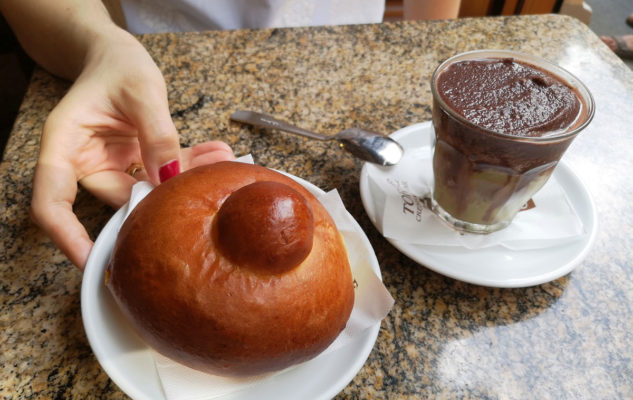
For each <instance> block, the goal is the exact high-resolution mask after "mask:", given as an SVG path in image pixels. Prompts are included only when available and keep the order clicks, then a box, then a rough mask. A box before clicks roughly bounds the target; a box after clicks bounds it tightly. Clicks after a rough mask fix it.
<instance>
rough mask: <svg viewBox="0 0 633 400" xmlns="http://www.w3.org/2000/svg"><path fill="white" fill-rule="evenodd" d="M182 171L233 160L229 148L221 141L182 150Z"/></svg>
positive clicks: (231, 151)
mask: <svg viewBox="0 0 633 400" xmlns="http://www.w3.org/2000/svg"><path fill="white" fill-rule="evenodd" d="M182 158H183V169H184V170H187V169H190V168H195V167H199V166H201V165H206V164H213V163H216V162H219V161H230V160H233V159H235V156H234V155H233V150H231V147H230V146H229V145H228V144H226V143H224V142H221V141H217V140H216V141H210V142H204V143H200V144H197V145H195V146H193V147H191V148H187V149H183V150H182Z"/></svg>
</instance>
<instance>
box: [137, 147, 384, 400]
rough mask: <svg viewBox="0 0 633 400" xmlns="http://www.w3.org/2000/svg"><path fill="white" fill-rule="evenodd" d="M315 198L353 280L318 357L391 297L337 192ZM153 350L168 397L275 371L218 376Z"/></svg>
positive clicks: (145, 189) (373, 317) (180, 398)
mask: <svg viewBox="0 0 633 400" xmlns="http://www.w3.org/2000/svg"><path fill="white" fill-rule="evenodd" d="M238 161H241V162H248V163H252V158H251V157H250V156H246V157H244V158H240V159H238ZM152 189H153V186H152V185H151V184H150V183H148V182H139V183H137V184H136V185H135V186H134V188H133V190H132V195H131V198H130V202H129V205H128V211H127V214H129V212H131V210H132V209H133V208H134V207H135V206H136V204H138V202H139V201H140V200H142V199H143V197H145V196H146V195H147V194H148V193H149V192H151V190H152ZM317 198H318V199H319V200H320V201H321V203H322V204H323V205H324V207H325V208H326V209H327V210H328V212H329V213H330V215H331V216H332V218H333V219H334V222H335V223H336V226H337V228H338V229H339V231H340V232H341V235H342V236H343V239H344V241H345V246H346V248H347V253H348V256H349V259H350V264H351V267H352V275H353V277H354V282H355V293H354V294H355V300H354V308H353V309H352V314H351V316H350V319H349V321H348V322H347V326H346V327H345V329H344V330H343V331H342V332H341V334H340V335H339V336H338V337H337V339H336V340H335V341H334V342H333V343H332V344H331V345H330V346H329V347H328V348H327V349H326V350H324V351H323V352H322V353H321V354H320V355H319V356H318V357H320V356H322V355H324V354H327V353H330V352H333V351H336V350H337V349H339V348H341V347H342V346H345V345H346V344H348V343H350V342H352V341H353V340H354V338H355V337H357V336H358V335H359V334H360V333H362V332H364V331H365V330H366V329H368V328H370V327H372V326H375V325H376V324H378V323H380V321H381V320H382V319H383V318H384V317H385V316H386V315H387V314H388V313H389V310H391V308H392V306H393V304H394V299H393V298H392V297H391V295H390V294H389V291H388V290H387V289H386V288H385V286H384V285H383V283H382V281H381V280H380V278H379V277H378V276H377V275H376V273H375V272H374V271H373V269H372V267H371V263H370V260H369V256H370V253H369V252H368V248H367V246H366V245H365V244H364V240H363V236H362V234H361V233H360V232H359V231H358V230H357V228H356V223H355V221H354V219H353V217H352V216H351V215H350V214H349V212H347V210H346V209H345V206H344V204H343V202H342V200H341V198H340V196H339V194H338V192H337V191H336V190H332V191H330V192H328V193H325V194H323V195H321V196H317ZM127 214H126V217H127ZM152 353H153V354H154V361H155V364H156V369H157V371H158V376H159V378H160V381H161V385H162V387H163V392H164V393H165V397H166V399H167V400H206V399H215V398H218V397H221V396H225V395H228V394H229V393H233V392H237V391H240V390H244V389H246V388H248V387H250V386H252V385H254V384H257V382H259V381H261V380H262V379H266V378H269V377H270V376H273V375H275V374H276V373H273V374H266V375H262V376H255V377H249V378H226V377H219V376H214V375H209V374H205V373H203V372H200V371H197V370H194V369H191V368H188V367H186V366H184V365H181V364H178V363H176V362H174V361H172V360H170V359H168V358H166V357H164V356H162V355H160V354H158V353H156V352H152ZM309 362H310V361H308V363H309ZM290 368H295V367H290ZM277 373H280V372H277Z"/></svg>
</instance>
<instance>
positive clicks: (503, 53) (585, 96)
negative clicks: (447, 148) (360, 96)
mask: <svg viewBox="0 0 633 400" xmlns="http://www.w3.org/2000/svg"><path fill="white" fill-rule="evenodd" d="M481 58H515V59H517V60H519V61H523V62H526V63H528V64H532V65H534V66H536V67H540V68H543V69H545V70H546V71H547V72H549V73H551V74H553V75H555V76H556V77H557V78H559V79H560V80H562V81H563V82H565V83H566V84H567V85H569V86H571V87H572V88H573V89H575V90H576V91H577V92H578V93H579V95H580V96H581V97H582V99H581V101H582V103H583V105H584V107H585V108H586V109H587V116H586V118H585V120H584V121H583V122H582V123H580V124H579V125H578V126H576V127H575V128H573V129H571V130H569V131H565V132H562V133H560V134H555V135H551V136H515V135H511V134H508V133H503V132H498V131H494V130H492V129H488V128H484V127H482V126H479V125H477V124H475V123H473V122H471V121H469V120H468V119H466V118H465V117H464V116H462V115H460V114H459V113H457V112H456V111H455V110H453V109H452V108H451V107H449V106H448V104H446V102H444V100H443V99H442V97H441V96H440V95H439V93H438V91H437V87H436V86H437V85H436V82H437V77H438V76H439V73H440V72H442V71H443V70H444V69H445V68H446V67H447V66H448V65H450V64H452V63H454V62H456V61H462V60H476V59H481ZM431 93H432V95H433V99H434V100H435V101H437V102H438V103H439V105H440V107H441V108H442V110H444V111H445V112H446V113H447V114H448V115H449V116H451V117H453V118H454V119H456V120H458V121H459V122H461V123H464V124H465V125H467V126H469V127H472V128H476V129H478V130H481V131H483V132H485V133H487V134H490V135H493V136H497V137H500V138H502V139H507V140H512V141H520V142H556V141H559V140H563V139H566V138H569V137H570V136H575V135H577V134H578V133H580V131H582V130H583V129H585V128H586V127H587V125H589V123H590V122H591V120H592V119H593V117H594V114H595V103H594V99H593V96H592V94H591V92H590V91H589V89H588V88H587V86H585V84H584V83H583V82H582V81H581V80H580V79H578V78H577V77H576V76H575V75H574V74H572V73H571V72H569V71H567V70H566V69H565V68H563V67H561V66H559V65H557V64H555V63H553V62H551V61H549V60H547V59H545V58H543V57H540V56H536V55H532V54H528V53H523V52H520V51H515V50H496V49H482V50H471V51H466V52H462V53H458V54H455V55H453V56H451V57H449V58H447V59H446V60H444V61H443V62H441V63H440V65H438V66H437V67H436V68H435V70H434V71H433V75H432V76H431Z"/></svg>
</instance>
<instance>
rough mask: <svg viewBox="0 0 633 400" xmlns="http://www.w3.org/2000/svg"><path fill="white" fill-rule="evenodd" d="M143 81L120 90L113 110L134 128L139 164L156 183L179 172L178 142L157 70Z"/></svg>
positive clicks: (161, 80)
mask: <svg viewBox="0 0 633 400" xmlns="http://www.w3.org/2000/svg"><path fill="white" fill-rule="evenodd" d="M144 78H145V79H143V80H142V81H138V80H136V82H130V85H127V86H125V87H124V89H122V95H121V96H120V97H119V104H117V107H118V108H119V110H120V111H121V112H122V113H124V114H125V115H126V117H127V118H128V119H129V120H130V121H131V122H132V124H133V125H134V126H136V128H137V130H138V136H139V137H138V139H139V144H140V148H141V157H142V158H143V164H144V165H145V169H146V171H147V174H148V177H149V179H150V181H152V182H153V183H154V184H158V183H160V181H161V177H162V180H165V179H167V178H169V177H171V176H173V175H175V174H177V173H178V172H180V165H179V163H180V143H179V140H178V132H177V131H176V127H175V126H174V123H173V121H172V120H171V115H170V113H169V106H168V102H167V90H166V88H165V82H164V81H163V78H162V75H161V74H160V72H159V71H158V68H155V73H154V74H152V76H145V77H144ZM161 168H162V171H163V172H162V176H161V174H159V170H160V169H161Z"/></svg>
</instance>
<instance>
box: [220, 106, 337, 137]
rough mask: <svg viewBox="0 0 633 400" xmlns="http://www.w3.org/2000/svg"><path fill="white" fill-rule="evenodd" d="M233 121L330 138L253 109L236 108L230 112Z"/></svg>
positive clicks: (302, 134)
mask: <svg viewBox="0 0 633 400" xmlns="http://www.w3.org/2000/svg"><path fill="white" fill-rule="evenodd" d="M231 119H232V120H233V121H238V122H243V123H245V124H249V125H253V126H259V127H261V128H270V129H278V130H280V131H284V132H290V133H294V134H297V135H301V136H307V137H309V138H312V139H317V140H328V139H332V137H330V136H326V135H321V134H318V133H315V132H311V131H307V130H305V129H302V128H299V127H297V126H294V125H291V124H289V123H287V122H284V121H281V120H278V119H276V118H274V117H272V116H270V115H267V114H262V113H258V112H254V111H246V110H238V111H235V112H234V113H233V114H231Z"/></svg>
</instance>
